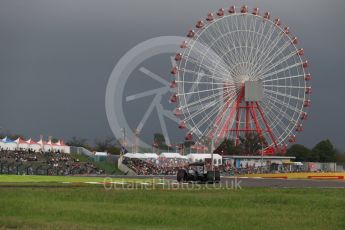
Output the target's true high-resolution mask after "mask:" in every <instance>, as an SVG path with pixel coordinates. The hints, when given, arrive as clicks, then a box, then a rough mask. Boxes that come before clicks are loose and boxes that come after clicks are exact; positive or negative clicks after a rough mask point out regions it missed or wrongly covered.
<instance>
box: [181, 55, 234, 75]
mask: <svg viewBox="0 0 345 230" xmlns="http://www.w3.org/2000/svg"><path fill="white" fill-rule="evenodd" d="M211 53H212V52H211ZM206 54H208V53H207V52H204V53H203V55H206ZM193 55H195V54H193ZM216 58H217V60H219V61H220V57H214V58H212V59H211V58H209V57H208V58H207V59H204V58H203V59H202V60H201V61H200V60H197V59H195V58H193V57H189V59H188V62H186V63H185V64H188V63H191V64H194V65H196V66H198V67H199V68H204V69H205V70H211V69H214V68H215V67H216V66H217V69H215V70H214V72H216V73H218V74H219V75H224V74H225V73H229V72H228V70H227V66H225V65H223V64H222V63H221V62H219V61H218V62H216V61H215V60H216Z"/></svg>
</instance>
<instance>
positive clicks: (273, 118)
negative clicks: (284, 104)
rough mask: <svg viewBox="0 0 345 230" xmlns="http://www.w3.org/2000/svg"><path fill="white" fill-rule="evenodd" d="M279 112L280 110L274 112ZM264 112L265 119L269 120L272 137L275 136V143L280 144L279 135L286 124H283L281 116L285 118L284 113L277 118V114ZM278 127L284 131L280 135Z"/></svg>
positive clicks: (280, 138)
mask: <svg viewBox="0 0 345 230" xmlns="http://www.w3.org/2000/svg"><path fill="white" fill-rule="evenodd" d="M272 109H273V108H272ZM280 113H281V112H280V111H277V113H276V114H280ZM264 114H265V117H266V119H267V120H268V121H269V124H270V129H271V131H272V132H273V135H274V137H275V138H276V142H277V144H280V143H281V142H282V137H281V136H282V135H283V133H284V132H285V130H284V127H286V125H284V122H283V120H282V118H283V117H284V118H285V119H287V118H286V117H285V115H282V116H281V118H278V116H277V115H274V114H273V113H269V112H264ZM280 124H281V125H280ZM278 128H280V130H282V131H284V132H283V133H282V134H281V135H279V133H281V132H279V131H278Z"/></svg>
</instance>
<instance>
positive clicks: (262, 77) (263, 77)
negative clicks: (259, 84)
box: [259, 63, 301, 79]
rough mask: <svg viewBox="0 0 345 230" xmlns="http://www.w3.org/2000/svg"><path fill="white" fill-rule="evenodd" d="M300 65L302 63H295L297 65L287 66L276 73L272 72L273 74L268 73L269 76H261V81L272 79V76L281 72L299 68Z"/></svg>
mask: <svg viewBox="0 0 345 230" xmlns="http://www.w3.org/2000/svg"><path fill="white" fill-rule="evenodd" d="M300 65H301V63H295V64H293V65H289V66H287V67H284V68H281V69H278V70H276V71H274V72H271V73H267V74H264V75H261V76H260V77H259V79H265V78H267V77H270V76H273V75H276V74H279V73H281V72H284V71H286V70H289V69H292V68H295V67H298V66H300Z"/></svg>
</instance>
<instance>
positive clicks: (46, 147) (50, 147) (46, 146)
mask: <svg viewBox="0 0 345 230" xmlns="http://www.w3.org/2000/svg"><path fill="white" fill-rule="evenodd" d="M43 149H44V151H45V152H49V151H53V143H52V141H51V140H49V141H48V142H45V141H43Z"/></svg>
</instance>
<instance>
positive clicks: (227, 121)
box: [219, 103, 238, 139]
mask: <svg viewBox="0 0 345 230" xmlns="http://www.w3.org/2000/svg"><path fill="white" fill-rule="evenodd" d="M237 109H238V103H236V105H235V106H233V107H232V108H231V110H230V114H229V116H228V117H227V118H226V121H225V125H224V127H223V128H222V131H221V133H220V135H219V136H220V138H221V139H222V138H224V136H225V135H226V132H227V131H228V129H229V125H230V123H231V121H232V118H233V117H234V114H235V112H236V111H237Z"/></svg>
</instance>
